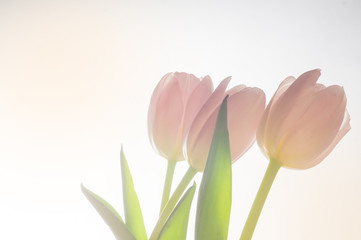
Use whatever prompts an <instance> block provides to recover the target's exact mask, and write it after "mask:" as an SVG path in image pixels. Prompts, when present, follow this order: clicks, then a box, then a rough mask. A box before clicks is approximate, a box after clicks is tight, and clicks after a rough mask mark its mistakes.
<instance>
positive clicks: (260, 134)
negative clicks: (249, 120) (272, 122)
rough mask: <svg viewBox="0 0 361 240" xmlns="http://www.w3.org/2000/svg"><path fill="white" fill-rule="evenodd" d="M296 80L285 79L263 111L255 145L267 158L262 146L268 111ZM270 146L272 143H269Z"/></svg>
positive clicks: (292, 78)
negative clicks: (256, 144)
mask: <svg viewBox="0 0 361 240" xmlns="http://www.w3.org/2000/svg"><path fill="white" fill-rule="evenodd" d="M295 80H296V78H294V77H287V78H286V79H285V80H283V81H282V83H281V84H280V85H279V87H278V89H277V91H276V93H275V94H274V96H273V97H272V99H271V101H270V102H269V103H268V105H267V108H266V110H265V111H264V113H263V115H262V118H261V121H260V123H259V126H258V129H257V143H258V146H259V147H260V148H261V151H262V153H263V154H264V155H265V156H267V157H268V152H267V150H266V149H265V145H264V139H265V130H266V128H267V125H268V124H267V123H268V115H269V111H270V109H271V108H272V106H273V104H274V102H277V100H278V99H279V98H280V96H282V94H283V93H284V92H285V91H286V90H287V89H288V87H289V86H291V84H292V83H293V82H294V81H295ZM270 144H272V143H270Z"/></svg>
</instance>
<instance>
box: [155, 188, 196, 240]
mask: <svg viewBox="0 0 361 240" xmlns="http://www.w3.org/2000/svg"><path fill="white" fill-rule="evenodd" d="M195 190H196V184H195V183H194V184H193V186H192V187H190V188H189V189H188V190H187V192H186V193H185V194H184V196H183V197H182V199H181V200H180V201H179V202H178V204H177V206H176V207H175V208H174V210H173V212H172V214H171V215H170V216H169V218H168V219H167V221H166V223H165V224H164V226H163V228H162V230H161V232H160V234H159V237H158V240H173V239H177V240H185V239H186V237H187V228H188V219H189V211H190V209H191V205H192V200H193V196H194V192H195Z"/></svg>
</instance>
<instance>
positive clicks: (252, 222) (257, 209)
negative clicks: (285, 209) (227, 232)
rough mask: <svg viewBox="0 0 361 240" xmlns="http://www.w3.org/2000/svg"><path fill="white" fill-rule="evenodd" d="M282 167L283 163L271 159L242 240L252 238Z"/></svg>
mask: <svg viewBox="0 0 361 240" xmlns="http://www.w3.org/2000/svg"><path fill="white" fill-rule="evenodd" d="M280 167H281V164H280V163H279V162H278V161H276V160H273V159H270V161H269V164H268V167H267V170H266V173H265V175H264V177H263V180H262V183H261V186H260V187H259V189H258V192H257V195H256V198H255V199H254V202H253V205H252V208H251V211H250V213H249V214H248V218H247V221H246V224H245V225H244V228H243V231H242V234H241V238H240V240H250V239H251V238H252V235H253V232H254V229H255V228H256V224H257V221H258V218H259V216H260V214H261V211H262V208H263V205H264V203H265V201H266V198H267V195H268V193H269V190H270V189H271V186H272V183H273V181H274V179H275V177H276V175H277V173H278V170H279V169H280Z"/></svg>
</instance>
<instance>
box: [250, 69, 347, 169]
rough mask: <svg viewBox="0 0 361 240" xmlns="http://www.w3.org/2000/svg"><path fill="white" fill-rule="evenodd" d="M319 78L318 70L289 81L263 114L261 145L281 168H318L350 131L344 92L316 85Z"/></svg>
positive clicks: (259, 142) (258, 136) (334, 87)
mask: <svg viewBox="0 0 361 240" xmlns="http://www.w3.org/2000/svg"><path fill="white" fill-rule="evenodd" d="M320 75H321V72H320V70H319V69H316V70H312V71H309V72H306V73H304V74H302V75H301V76H300V77H299V78H297V79H295V78H293V77H288V78H286V79H285V80H284V81H283V82H282V83H281V84H280V86H279V88H278V89H277V91H276V93H275V95H274V96H273V98H272V99H271V101H270V103H269V104H268V106H267V108H266V110H265V112H264V114H263V117H262V120H261V122H260V126H259V128H258V131H257V142H258V145H259V146H260V148H261V149H262V151H263V152H264V154H265V155H267V156H268V157H269V158H270V159H272V160H275V161H278V162H279V163H280V164H281V165H282V166H285V167H290V168H298V169H306V168H310V167H313V166H315V165H317V164H318V163H320V162H321V161H322V160H323V159H324V158H325V157H326V156H327V155H328V154H329V153H330V152H331V151H332V149H333V148H334V147H335V146H336V144H337V143H338V142H339V141H340V140H341V138H342V137H343V136H344V135H345V134H346V133H347V132H348V131H349V130H350V129H351V127H350V124H349V122H350V117H349V114H348V112H347V110H346V95H345V92H344V90H343V88H342V87H340V86H337V85H334V86H330V87H327V88H326V87H325V86H323V85H321V84H317V83H316V81H317V80H318V78H319V77H320Z"/></svg>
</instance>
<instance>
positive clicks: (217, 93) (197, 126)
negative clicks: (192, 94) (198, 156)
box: [186, 77, 231, 161]
mask: <svg viewBox="0 0 361 240" xmlns="http://www.w3.org/2000/svg"><path fill="white" fill-rule="evenodd" d="M230 80H231V77H228V78H226V79H224V80H223V81H222V82H221V83H220V84H219V85H218V87H217V88H216V90H214V92H213V93H212V95H211V96H210V97H209V99H208V100H207V102H206V103H205V104H204V105H203V107H202V108H201V110H200V111H199V113H198V114H197V116H196V118H195V119H194V121H193V123H192V126H191V128H190V130H189V134H188V137H187V149H186V151H187V155H188V160H190V153H192V154H193V151H194V150H195V144H196V143H197V141H198V138H199V135H200V133H201V131H202V129H203V128H204V127H205V125H206V123H207V122H208V120H209V118H210V117H211V116H212V114H213V113H214V112H215V111H216V110H217V109H218V107H219V106H220V104H221V101H222V99H223V98H224V97H225V91H226V88H227V85H228V83H229V81H230ZM213 126H214V125H213ZM206 128H207V129H208V127H206ZM206 149H208V148H206ZM200 150H202V149H200ZM203 151H204V149H203ZM197 161H198V160H197Z"/></svg>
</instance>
